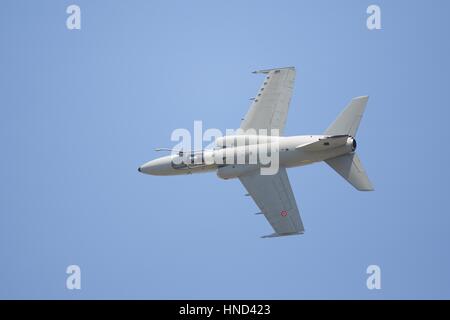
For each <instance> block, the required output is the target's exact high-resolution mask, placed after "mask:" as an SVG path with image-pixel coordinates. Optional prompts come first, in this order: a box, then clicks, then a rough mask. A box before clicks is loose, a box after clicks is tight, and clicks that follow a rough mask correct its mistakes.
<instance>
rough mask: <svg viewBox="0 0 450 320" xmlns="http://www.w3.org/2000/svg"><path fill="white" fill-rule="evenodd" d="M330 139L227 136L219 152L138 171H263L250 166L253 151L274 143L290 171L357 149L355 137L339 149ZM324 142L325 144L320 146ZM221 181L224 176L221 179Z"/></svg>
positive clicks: (173, 158) (162, 161)
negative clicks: (238, 168) (243, 169)
mask: <svg viewBox="0 0 450 320" xmlns="http://www.w3.org/2000/svg"><path fill="white" fill-rule="evenodd" d="M329 137H330V136H327V135H303V136H290V137H275V136H272V137H270V136H264V137H261V136H259V137H258V138H257V140H258V141H256V139H255V141H252V139H253V138H254V136H245V135H242V136H225V137H221V138H218V139H217V140H216V145H217V146H216V148H214V149H211V150H203V151H201V152H195V153H191V154H190V156H191V158H190V159H191V161H184V162H183V161H181V157H185V158H184V159H186V156H187V155H186V152H178V153H173V154H171V155H168V156H165V157H160V158H157V159H154V160H151V161H149V162H147V163H145V164H143V165H142V166H140V167H139V169H138V170H139V171H140V172H142V173H147V174H151V175H159V176H170V175H182V174H193V173H201V172H210V171H216V170H217V169H220V168H223V167H229V166H233V168H234V167H237V166H240V167H250V166H253V167H260V166H261V165H262V163H261V162H260V161H259V160H258V161H257V162H256V163H254V162H250V158H251V152H252V150H253V152H255V148H256V147H258V148H262V147H266V149H269V148H270V147H269V146H268V145H271V146H273V145H274V144H273V143H275V145H276V148H277V153H278V159H277V160H278V164H279V166H280V167H286V168H290V167H298V166H304V165H307V164H311V163H315V162H319V161H324V160H327V159H331V158H335V157H338V156H341V155H343V154H346V153H351V152H353V151H354V150H355V148H356V141H355V140H354V138H353V137H350V136H343V137H342V139H341V142H340V143H339V144H338V145H331V146H330V144H329V142H327V141H325V140H326V139H327V138H329ZM241 140H243V141H241ZM320 141H324V142H323V143H320ZM313 144H314V145H313ZM312 145H313V146H312ZM251 147H253V149H252V148H251ZM266 149H265V150H266ZM229 154H234V157H232V159H230V158H227V155H229ZM271 155H272V154H271ZM274 155H275V153H274ZM239 158H241V159H245V162H244V163H242V162H237V161H236V160H237V159H239ZM206 159H209V161H208V160H206ZM211 159H212V160H211ZM218 175H219V174H218ZM219 177H222V176H220V175H219ZM233 177H234V176H233ZM236 177H237V176H236ZM222 178H223V177H222ZM224 179H227V178H224Z"/></svg>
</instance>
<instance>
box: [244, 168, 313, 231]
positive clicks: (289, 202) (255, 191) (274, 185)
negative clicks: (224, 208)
mask: <svg viewBox="0 0 450 320" xmlns="http://www.w3.org/2000/svg"><path fill="white" fill-rule="evenodd" d="M239 180H241V182H242V184H243V185H244V187H245V189H247V191H248V193H249V194H250V196H251V197H252V198H253V200H254V201H255V202H256V205H257V206H258V207H259V209H260V210H261V212H262V213H263V214H264V216H265V217H266V219H267V220H268V221H269V223H270V224H271V225H272V228H273V229H274V230H275V233H274V234H272V235H269V236H265V237H277V236H287V235H293V234H301V233H303V232H304V228H303V223H302V220H301V218H300V213H299V211H298V208H297V203H296V202H295V197H294V193H293V192H292V188H291V184H290V183H289V178H288V175H287V172H286V169H285V168H280V169H279V170H278V173H277V174H275V175H260V172H259V170H256V171H255V172H254V173H252V174H250V175H246V176H242V177H239Z"/></svg>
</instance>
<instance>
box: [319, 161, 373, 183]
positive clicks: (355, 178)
mask: <svg viewBox="0 0 450 320" xmlns="http://www.w3.org/2000/svg"><path fill="white" fill-rule="evenodd" d="M325 162H326V163H327V164H328V165H329V166H330V167H332V168H333V169H334V170H335V171H336V172H337V173H339V174H340V175H341V176H342V177H343V178H344V179H345V180H347V181H348V182H349V183H350V184H351V185H352V186H354V187H355V188H356V189H358V190H360V191H373V190H374V189H373V187H372V184H371V183H370V180H369V178H368V177H367V174H366V172H365V171H364V168H363V166H362V164H361V161H360V160H359V157H358V155H357V154H356V153H348V154H345V155H343V156H339V157H336V158H333V159H329V160H325Z"/></svg>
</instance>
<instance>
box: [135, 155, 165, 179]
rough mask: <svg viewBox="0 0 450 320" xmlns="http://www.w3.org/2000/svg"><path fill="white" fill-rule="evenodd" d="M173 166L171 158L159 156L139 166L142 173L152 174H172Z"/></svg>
mask: <svg viewBox="0 0 450 320" xmlns="http://www.w3.org/2000/svg"><path fill="white" fill-rule="evenodd" d="M172 170H173V169H172V167H171V165H170V158H159V159H155V160H152V161H149V162H147V163H144V164H143V165H141V166H140V167H139V168H138V171H139V172H141V173H146V174H151V175H154V176H164V175H168V174H171V171H172Z"/></svg>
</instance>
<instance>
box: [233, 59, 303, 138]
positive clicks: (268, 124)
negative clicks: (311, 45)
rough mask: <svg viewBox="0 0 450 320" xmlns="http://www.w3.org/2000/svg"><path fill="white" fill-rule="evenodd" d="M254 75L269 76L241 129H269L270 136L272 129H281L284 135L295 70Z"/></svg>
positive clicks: (273, 70) (280, 70)
mask: <svg viewBox="0 0 450 320" xmlns="http://www.w3.org/2000/svg"><path fill="white" fill-rule="evenodd" d="M254 73H263V74H266V75H267V76H266V78H265V79H264V82H263V84H262V86H261V88H260V89H259V91H258V93H257V94H256V96H255V98H254V99H253V103H252V105H251V106H250V110H249V111H248V112H247V115H246V116H245V118H244V120H243V121H242V123H241V129H243V130H248V129H255V130H259V129H267V130H268V131H267V134H270V130H271V129H279V131H280V135H282V133H283V129H284V125H285V123H286V118H287V114H288V111H289V103H290V101H291V96H292V90H293V89H294V82H295V68H294V67H288V68H278V69H269V70H260V71H255V72H254ZM257 133H258V132H257Z"/></svg>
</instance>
